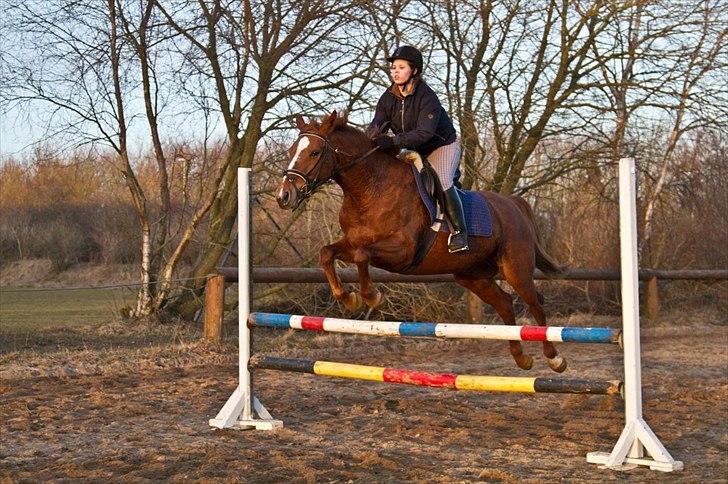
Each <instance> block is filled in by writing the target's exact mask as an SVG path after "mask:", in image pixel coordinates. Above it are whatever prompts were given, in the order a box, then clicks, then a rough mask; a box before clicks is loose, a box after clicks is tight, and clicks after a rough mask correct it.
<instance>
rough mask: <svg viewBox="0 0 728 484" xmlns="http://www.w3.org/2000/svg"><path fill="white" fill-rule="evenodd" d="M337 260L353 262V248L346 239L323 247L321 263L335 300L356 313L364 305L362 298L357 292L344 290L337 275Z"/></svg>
mask: <svg viewBox="0 0 728 484" xmlns="http://www.w3.org/2000/svg"><path fill="white" fill-rule="evenodd" d="M336 259H339V260H342V261H344V262H352V257H351V246H349V244H348V243H347V242H346V240H344V239H340V240H337V241H336V242H334V243H333V244H330V245H325V246H323V247H321V251H320V252H319V261H320V262H321V266H322V267H323V268H324V273H325V274H326V280H327V281H328V282H329V287H331V293H332V294H333V295H334V298H335V299H336V300H337V301H339V302H341V303H343V304H344V306H346V309H348V310H349V311H356V310H357V309H359V308H360V307H361V305H362V299H361V296H359V294H358V293H356V292H346V291H345V290H344V287H343V286H342V285H341V279H340V278H339V274H337V272H336V267H335V266H334V261H335V260H336Z"/></svg>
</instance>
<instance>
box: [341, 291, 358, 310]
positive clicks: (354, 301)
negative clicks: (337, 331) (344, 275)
mask: <svg viewBox="0 0 728 484" xmlns="http://www.w3.org/2000/svg"><path fill="white" fill-rule="evenodd" d="M342 302H343V303H344V306H345V307H346V309H348V310H349V311H352V312H354V311H357V310H358V309H359V308H361V306H362V304H363V301H362V298H361V296H360V295H359V293H358V292H350V293H349V294H347V295H346V297H345V298H344V300H343V301H342Z"/></svg>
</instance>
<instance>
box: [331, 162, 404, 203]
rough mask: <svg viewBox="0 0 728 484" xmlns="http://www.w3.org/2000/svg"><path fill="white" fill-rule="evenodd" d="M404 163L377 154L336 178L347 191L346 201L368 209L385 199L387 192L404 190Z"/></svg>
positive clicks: (345, 194) (344, 190) (345, 193)
mask: <svg viewBox="0 0 728 484" xmlns="http://www.w3.org/2000/svg"><path fill="white" fill-rule="evenodd" d="M403 168H407V166H406V165H405V164H404V163H400V162H398V161H396V160H392V159H387V158H386V157H385V156H384V155H381V154H374V155H371V156H370V157H368V158H365V159H364V160H362V161H361V162H359V163H357V164H355V165H353V166H352V167H350V168H347V169H346V170H344V171H343V172H342V173H341V174H340V175H339V176H338V177H337V179H336V182H337V183H338V184H339V186H340V187H341V190H342V191H343V192H344V197H345V198H346V199H347V205H348V206H350V207H351V208H353V209H355V210H357V211H358V212H361V213H366V212H367V211H369V210H371V209H372V208H373V207H375V206H377V205H379V204H380V203H386V201H385V199H386V196H387V194H388V193H389V194H391V193H392V192H393V190H401V189H402V187H401V185H406V184H407V183H406V182H407V181H408V180H406V179H404V177H405V176H406V173H405V170H404V169H403Z"/></svg>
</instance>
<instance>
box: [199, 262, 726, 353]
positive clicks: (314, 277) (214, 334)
mask: <svg viewBox="0 0 728 484" xmlns="http://www.w3.org/2000/svg"><path fill="white" fill-rule="evenodd" d="M338 274H339V277H340V278H341V281H342V282H349V283H351V282H359V276H358V274H357V271H356V269H353V268H346V269H338ZM370 275H371V278H372V280H373V281H374V282H382V283H387V282H413V283H415V282H419V283H427V282H430V283H432V282H454V281H455V279H454V278H453V276H452V275H451V274H438V275H429V276H414V275H405V274H395V273H392V272H388V271H385V270H382V269H377V268H374V267H372V268H370ZM252 276H253V279H252V280H253V282H255V283H290V284H294V283H295V284H313V283H325V282H326V276H325V275H324V271H323V269H321V268H314V267H311V268H301V267H256V268H254V269H253V274H252ZM535 278H536V279H540V280H568V281H618V280H620V275H619V269H566V270H565V271H564V272H562V273H561V274H557V275H553V276H547V275H545V274H543V273H541V272H540V271H538V270H537V271H536V274H535ZM639 279H640V280H641V281H644V282H645V312H646V316H647V317H648V318H651V319H652V318H655V317H656V316H657V313H658V311H659V308H660V300H659V295H658V290H657V281H658V280H660V279H662V280H702V281H726V280H728V269H640V270H639ZM237 281H238V268H237V267H220V268H219V269H218V273H217V274H211V275H209V276H208V278H207V287H206V288H205V323H204V328H205V329H204V334H205V338H206V339H208V340H211V341H219V340H220V336H221V331H222V320H223V314H224V307H225V284H226V283H233V282H237ZM469 306H470V305H469ZM469 310H471V311H473V309H472V308H470V307H469Z"/></svg>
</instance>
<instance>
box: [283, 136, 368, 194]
mask: <svg viewBox="0 0 728 484" xmlns="http://www.w3.org/2000/svg"><path fill="white" fill-rule="evenodd" d="M303 136H310V137H312V138H317V139H320V140H321V141H323V142H324V149H323V150H322V153H321V154H320V155H319V159H318V162H317V163H316V165H314V167H313V168H311V169H310V170H309V171H308V172H307V173H304V172H302V171H300V170H295V169H287V170H283V177H284V178H285V179H286V180H288V182H289V183H290V184H291V185H293V188H294V189H295V190H296V191H297V192H298V194H299V196H300V199H299V202H298V205H300V204H301V202H303V201H304V200H306V199H307V198H308V197H310V196H311V195H313V194H314V192H315V191H316V190H317V189H318V188H320V187H321V186H322V185H325V184H326V183H329V182H331V181H332V180H333V178H334V177H335V176H336V175H338V174H339V173H341V172H342V171H344V170H346V169H347V168H350V167H351V166H353V165H355V164H356V163H359V162H360V161H362V160H363V159H364V158H366V157H367V156H369V155H371V154H372V153H374V152H375V151H376V150H377V149H378V148H379V147H378V146H375V147H374V148H372V149H370V150H369V151H367V152H366V153H364V154H363V155H361V156H359V157H357V158H355V159H354V160H352V161H350V162H349V163H347V164H346V165H344V166H340V167H339V168H336V169H334V170H331V174H330V175H329V176H328V177H326V178H323V179H319V175H320V174H321V168H322V167H323V165H324V157H325V156H326V155H327V154H331V156H333V162H334V166H336V165H337V164H338V161H339V158H338V155H343V156H349V157H351V156H353V155H350V154H348V153H345V152H343V151H341V150H339V149H338V148H334V147H333V146H331V143H330V142H329V140H328V138H324V137H323V136H321V135H318V134H315V133H301V134H299V135H298V139H300V138H301V137H303ZM314 171H315V172H316V173H315V175H314V177H313V180H312V179H311V178H310V175H311V172H314ZM294 177H297V178H300V179H301V180H303V186H302V187H301V188H300V190H299V189H298V188H296V185H295V184H294V183H293V178H294Z"/></svg>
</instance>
